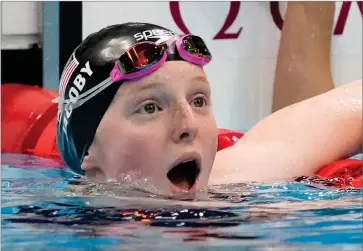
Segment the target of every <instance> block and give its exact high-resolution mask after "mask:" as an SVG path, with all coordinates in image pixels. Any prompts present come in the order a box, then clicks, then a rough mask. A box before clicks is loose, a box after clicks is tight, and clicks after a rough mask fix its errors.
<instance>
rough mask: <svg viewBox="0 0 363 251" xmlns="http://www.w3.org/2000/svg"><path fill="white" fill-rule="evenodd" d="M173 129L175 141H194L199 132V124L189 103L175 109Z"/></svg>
mask: <svg viewBox="0 0 363 251" xmlns="http://www.w3.org/2000/svg"><path fill="white" fill-rule="evenodd" d="M172 130H173V132H172V134H173V135H172V138H173V141H174V142H175V143H182V142H184V143H190V142H193V141H194V139H195V137H196V135H197V132H198V126H197V122H196V118H195V114H194V112H193V109H192V107H191V106H190V105H189V104H188V105H183V106H181V107H180V108H178V109H176V110H175V112H174V116H173V129H172Z"/></svg>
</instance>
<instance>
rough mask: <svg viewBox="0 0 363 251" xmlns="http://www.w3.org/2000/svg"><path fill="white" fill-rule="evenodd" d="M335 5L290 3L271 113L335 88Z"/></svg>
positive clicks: (305, 2)
mask: <svg viewBox="0 0 363 251" xmlns="http://www.w3.org/2000/svg"><path fill="white" fill-rule="evenodd" d="M334 14H335V2H309V1H304V2H289V3H288V7H287V11H286V15H285V21H284V26H283V29H282V33H281V41H280V49H279V54H278V59H277V65H276V71H275V81H274V95H273V104H272V111H273V112H275V111H277V110H279V109H281V108H284V107H286V106H288V105H291V104H294V103H297V102H299V101H302V100H305V99H308V98H311V97H313V96H316V95H318V94H321V93H324V92H326V91H329V90H331V89H333V88H334V82H333V79H332V75H331V61H330V50H331V40H332V29H333V20H334Z"/></svg>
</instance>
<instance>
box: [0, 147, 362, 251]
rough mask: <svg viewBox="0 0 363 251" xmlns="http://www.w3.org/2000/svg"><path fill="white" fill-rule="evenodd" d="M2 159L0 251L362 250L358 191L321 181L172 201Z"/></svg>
mask: <svg viewBox="0 0 363 251" xmlns="http://www.w3.org/2000/svg"><path fill="white" fill-rule="evenodd" d="M10 157H11V158H14V156H10ZM8 158H9V155H4V154H2V163H3V164H2V166H1V175H2V181H1V187H2V191H1V195H2V196H1V213H2V220H1V223H2V226H1V230H2V231H1V239H2V243H1V244H2V250H11V251H16V250H107V251H111V250H171V251H173V250H223V251H227V250H249V251H255V250H319V251H322V250H329V251H331V250H362V234H363V231H362V195H363V190H362V189H355V188H345V189H337V188H334V187H332V186H329V184H330V183H329V180H313V179H301V180H300V181H299V182H297V181H289V182H287V181H284V182H278V183H273V184H266V183H248V184H231V185H227V186H214V187H210V188H209V190H208V191H207V192H205V193H201V194H202V195H201V196H200V198H201V199H195V200H193V201H188V200H179V201H178V200H170V199H169V200H168V199H164V198H161V197H157V196H153V195H151V194H147V193H144V192H142V191H135V190H133V189H131V188H125V187H122V186H121V185H117V184H113V185H112V186H109V185H105V184H96V183H91V182H89V181H86V180H84V179H83V178H80V177H77V176H75V175H74V174H73V173H71V172H68V171H67V169H64V168H60V167H57V165H58V163H57V162H54V161H53V162H52V161H50V160H46V159H41V158H36V157H31V156H24V155H21V156H20V155H19V156H16V159H17V160H18V161H17V162H15V164H16V165H15V164H14V165H5V164H4V159H8ZM5 162H6V161H5ZM46 166H51V167H50V168H45V167H46Z"/></svg>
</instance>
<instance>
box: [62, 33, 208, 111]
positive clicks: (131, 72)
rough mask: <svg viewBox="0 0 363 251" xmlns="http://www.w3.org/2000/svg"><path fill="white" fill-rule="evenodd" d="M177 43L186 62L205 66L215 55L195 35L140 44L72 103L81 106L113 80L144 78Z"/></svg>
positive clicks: (158, 66)
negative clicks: (107, 76)
mask: <svg viewBox="0 0 363 251" xmlns="http://www.w3.org/2000/svg"><path fill="white" fill-rule="evenodd" d="M174 42H175V47H176V49H177V51H178V53H179V55H180V57H181V58H182V59H184V60H185V61H188V62H190V63H193V64H195V65H199V66H201V67H204V66H205V65H206V64H208V63H209V62H210V61H211V60H212V55H211V53H210V52H209V50H208V48H207V46H206V44H205V43H204V41H203V39H202V38H200V37H198V36H194V35H185V36H182V37H176V36H175V37H172V38H171V39H169V40H168V41H166V42H164V43H161V44H156V43H155V42H149V41H145V42H140V43H137V44H135V45H133V46H132V47H131V48H129V49H128V50H126V51H125V52H124V53H123V54H122V55H121V56H120V58H119V59H118V60H117V61H116V62H115V64H114V67H113V69H112V71H111V73H110V77H109V78H107V79H106V80H104V81H102V82H101V83H99V84H97V85H96V86H94V87H92V88H91V89H89V90H87V91H86V92H84V93H82V94H80V95H79V97H78V99H77V102H76V104H72V108H73V109H74V108H76V107H79V106H81V105H82V104H84V103H85V102H86V101H88V100H89V99H91V98H92V97H94V96H95V95H97V94H98V93H100V92H101V91H102V90H104V89H105V88H107V87H108V86H110V85H111V84H112V83H115V82H118V81H121V80H133V79H137V78H141V77H143V76H146V75H148V74H150V73H152V72H154V71H156V70H157V69H159V68H160V67H161V66H162V65H163V64H164V63H165V61H166V59H167V51H166V50H167V48H168V47H169V45H170V44H171V43H174ZM70 102H71V100H64V101H63V102H61V103H63V104H67V103H70Z"/></svg>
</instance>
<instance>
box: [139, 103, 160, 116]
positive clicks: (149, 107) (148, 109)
mask: <svg viewBox="0 0 363 251" xmlns="http://www.w3.org/2000/svg"><path fill="white" fill-rule="evenodd" d="M159 110H160V109H159V108H158V107H157V106H156V105H155V104H146V105H144V106H143V107H141V109H139V110H138V113H142V114H153V113H155V112H157V111H159Z"/></svg>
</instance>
